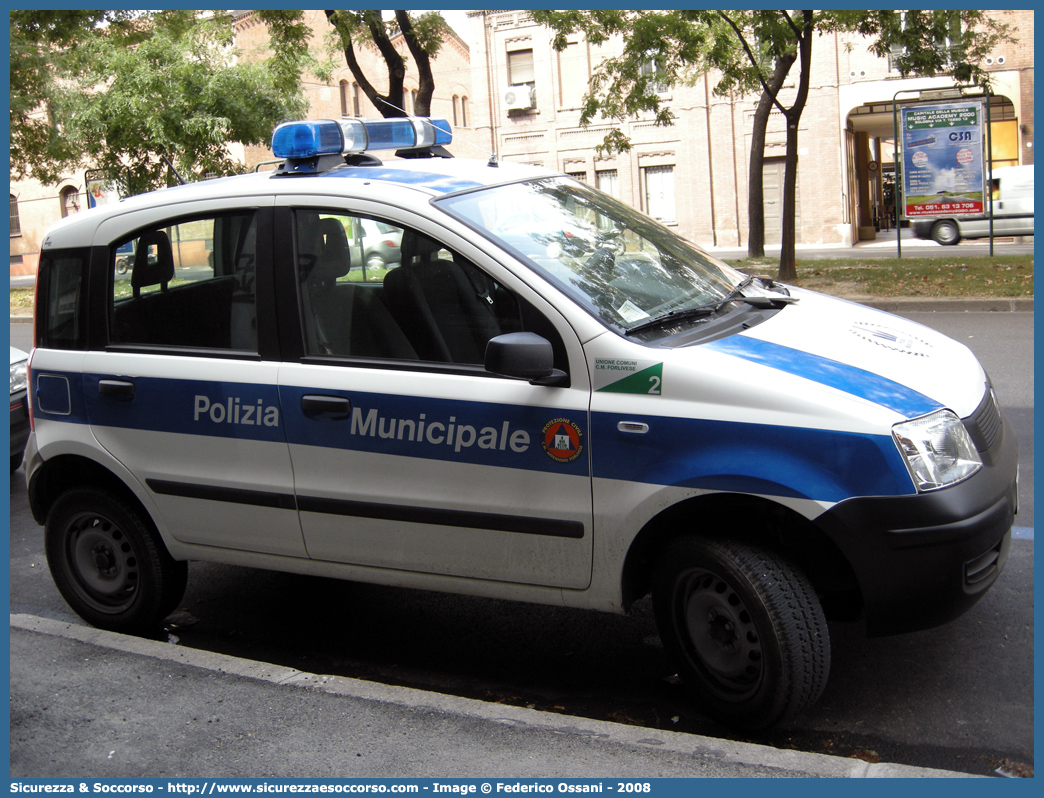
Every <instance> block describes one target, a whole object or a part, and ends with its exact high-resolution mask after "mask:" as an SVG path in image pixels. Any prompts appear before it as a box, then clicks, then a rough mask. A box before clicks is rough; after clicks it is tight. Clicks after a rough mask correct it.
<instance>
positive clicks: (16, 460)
mask: <svg viewBox="0 0 1044 798" xmlns="http://www.w3.org/2000/svg"><path fill="white" fill-rule="evenodd" d="M24 456H25V454H24V452H19V453H18V454H12V455H11V473H12V474H13V473H14V472H15V471H17V470H18V466H20V465H21V464H22V457H24Z"/></svg>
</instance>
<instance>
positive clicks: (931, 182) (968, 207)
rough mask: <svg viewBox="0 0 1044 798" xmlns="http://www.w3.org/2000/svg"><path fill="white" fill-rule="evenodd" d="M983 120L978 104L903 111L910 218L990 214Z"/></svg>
mask: <svg viewBox="0 0 1044 798" xmlns="http://www.w3.org/2000/svg"><path fill="white" fill-rule="evenodd" d="M984 114H985V110H984V108H983V105H982V103H981V102H978V101H974V102H957V103H945V104H938V105H917V106H908V107H906V108H903V110H902V130H901V132H900V136H901V137H902V147H903V214H904V215H905V216H907V217H918V216H939V215H946V216H975V215H981V214H982V213H984V212H985V205H984V197H985V169H984V166H983V161H984V157H983V154H984V147H983V143H984V142H983V139H984V136H983V129H984V121H983V120H984Z"/></svg>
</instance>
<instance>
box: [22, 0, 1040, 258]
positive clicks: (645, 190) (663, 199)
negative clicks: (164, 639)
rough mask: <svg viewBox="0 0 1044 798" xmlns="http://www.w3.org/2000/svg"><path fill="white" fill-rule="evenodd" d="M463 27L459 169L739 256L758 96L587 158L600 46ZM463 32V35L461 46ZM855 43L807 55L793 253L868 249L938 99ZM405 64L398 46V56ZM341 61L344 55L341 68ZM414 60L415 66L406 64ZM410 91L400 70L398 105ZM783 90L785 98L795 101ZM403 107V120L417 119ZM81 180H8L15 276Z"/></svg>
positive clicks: (770, 220) (247, 35)
mask: <svg viewBox="0 0 1044 798" xmlns="http://www.w3.org/2000/svg"><path fill="white" fill-rule="evenodd" d="M999 13H1001V14H1002V15H1003V18H1004V20H1005V21H1007V22H1009V23H1010V24H1011V25H1012V27H1013V29H1014V30H1015V31H1016V34H1017V36H1018V37H1019V41H1018V42H1017V43H1015V44H1010V45H1003V46H1001V47H1000V48H999V49H998V51H997V52H996V53H994V54H992V55H991V56H990V58H989V59H988V62H987V68H988V69H989V70H990V71H991V73H992V78H993V87H994V92H995V96H994V97H993V99H992V102H991V117H992V120H993V124H992V133H993V136H992V138H993V155H994V159H995V164H996V165H1001V164H1015V163H1022V164H1031V163H1033V112H1034V107H1033V50H1034V48H1033V12H1032V11H1004V12H999ZM305 14H306V21H307V22H308V24H309V25H310V26H311V27H312V30H313V31H314V34H313V37H314V38H313V41H314V47H315V48H316V51H317V53H322V52H324V50H325V37H326V36H327V35H328V33H329V32H330V26H329V25H328V23H327V21H326V17H325V14H324V13H323V12H322V11H307V12H305ZM467 18H468V21H469V23H470V28H469V29H468V30H461V31H457V32H454V33H451V34H449V35H448V36H447V39H446V42H445V44H444V45H443V47H442V49H441V50H440V52H439V56H438V58H437V59H436V60H435V63H434V73H435V86H436V89H435V96H434V97H433V99H432V107H431V110H432V115H433V116H437V117H444V118H446V119H448V120H449V121H450V122H451V123H453V126H454V144H453V145H452V146H451V148H450V149H451V151H453V152H454V153H455V154H456V155H458V156H461V157H484V156H485V154H486V153H488V152H490V151H492V152H496V153H497V154H498V155H499V157H501V158H502V159H504V160H509V161H523V162H528V163H535V164H540V165H543V166H547V167H550V168H554V169H558V170H560V171H563V172H567V173H569V174H572V175H574V176H576V177H579V178H581V179H584V180H586V181H587V182H589V183H591V184H593V185H597V186H598V187H599V188H602V189H603V190H606V191H608V192H609V193H611V194H614V195H616V196H618V197H620V198H621V199H623V200H625V201H627V202H628V203H630V204H632V205H633V206H635V207H637V208H640V209H642V210H643V211H646V212H647V213H650V214H651V215H653V216H657V217H658V218H661V219H663V220H664V221H666V222H667V223H668V224H670V225H672V226H674V227H675V228H676V229H677V230H678V232H679V233H681V234H682V235H684V236H686V237H688V238H691V239H692V240H694V241H697V242H700V243H703V244H706V245H711V246H728V247H734V246H746V243H747V229H748V228H747V170H748V156H749V151H750V137H751V129H752V117H753V113H754V105H755V102H756V99H757V98H756V97H743V98H719V97H715V96H714V94H713V80H714V78H713V77H711V78H710V79H709V80H706V79H700V80H698V81H697V82H696V83H695V84H694V85H692V86H681V87H677V86H675V87H671V86H664V87H663V98H664V101H665V102H666V103H668V104H669V105H670V107H671V110H672V111H673V112H674V114H675V116H676V117H677V121H676V123H675V125H674V126H672V127H667V128H664V127H656V126H655V125H653V123H652V122H651V121H650V120H643V119H639V120H633V121H628V122H626V123H625V124H624V126H623V127H624V132H626V133H627V135H629V136H630V137H631V140H632V142H633V144H634V147H633V149H632V150H631V151H630V152H629V153H626V154H622V155H618V156H615V157H613V158H609V159H604V160H603V159H599V158H598V157H596V155H595V146H596V145H597V144H599V143H600V142H601V141H602V138H603V137H604V135H605V133H606V130H607V129H608V126H607V125H598V124H594V125H592V126H591V127H589V128H586V129H585V128H581V127H580V126H579V118H580V110H579V108H580V102H581V100H582V98H583V95H584V92H585V91H586V89H587V85H588V80H589V78H590V76H591V74H592V72H593V70H594V69H595V68H596V66H597V65H598V63H599V60H600V59H601V58H603V57H605V55H606V53H607V52H609V51H610V50H611V48H612V45H611V44H607V45H605V46H604V47H602V48H600V47H595V46H592V45H590V44H589V43H588V42H586V41H584V40H583V39H582V38H581V37H573V38H571V39H570V40H569V44H568V46H567V48H566V50H564V51H562V52H555V51H554V50H552V49H551V45H550V39H551V36H550V32H549V31H548V30H547V29H545V28H543V27H541V26H538V25H536V24H535V23H534V22H533V21H532V17H531V14H530V12H528V11H518V10H516V11H509V10H505V11H472V12H468V15H467ZM234 24H235V32H236V43H237V46H238V47H239V48H240V49H241V50H242V51H243V57H245V58H261V57H263V53H264V46H265V43H266V42H267V30H266V29H265V27H264V25H262V24H261V23H260V22H259V21H258V20H257V18H256V17H255V16H254V14H253V13H252V12H249V11H245V12H238V14H237V16H236V17H235V23H234ZM458 34H459V35H458ZM867 44H868V42H866V41H860V40H859V39H858V37H846V36H842V35H823V36H817V37H816V38H815V41H814V43H813V65H812V81H811V86H812V90H811V92H810V95H809V99H808V104H807V106H806V108H805V111H804V113H803V114H802V118H801V125H800V128H799V142H800V151H799V156H798V160H799V169H798V184H797V188H798V201H797V206H798V207H797V222H798V234H797V240H798V243H800V244H851V243H854V242H855V241H858V240H861V239H866V238H869V237H873V236H874V235H875V222H877V223H880V224H882V225H884V224H886V223H885V222H883V221H882V216H883V215H884V214H883V211H884V209H885V207H884V197H885V192H884V190H883V187H884V184H885V183H886V182H887V181H888V180H889V178H890V176H891V175H892V173H893V168H892V144H891V140H892V138H893V132H892V130H893V128H892V119H893V116H892V101H893V98H895V97H896V96H900V97H901V98H916V97H917V92H919V91H922V90H930V89H935V88H940V87H945V86H948V85H950V84H951V81H950V80H949V79H948V78H934V79H925V78H906V79H904V78H901V77H900V76H899V75H898V73H896V72H894V71H892V70H891V69H890V63H889V59H887V58H878V57H876V56H874V55H872V54H870V53H869V52H868V51H867ZM397 46H398V47H400V48H401V51H402V52H404V53H405V44H404V43H403V42H399V43H398V44H397ZM359 49H360V60H361V61H362V62H363V64H364V68H365V69H366V72H367V74H368V75H371V76H374V77H373V78H371V79H372V80H374V83H375V85H377V86H378V88H379V89H383V88H384V87H382V86H381V84H380V76H381V75H383V74H384V69H383V64H382V62H380V60H379V56H378V55H377V53H376V52H375V51H373V50H368V49H367V48H359ZM341 59H342V60H343V56H341ZM407 64H408V65H409V64H410V59H407ZM417 86H418V82H417V77H416V73H415V72H414V71H413V69H412V67H408V72H407V78H406V89H407V95H408V96H409V97H412V92H413V91H415V90H416V88H417ZM305 89H306V92H307V96H308V99H309V103H310V111H309V114H308V115H309V116H310V117H311V118H329V117H335V118H336V117H339V116H342V115H346V116H364V117H377V116H379V114H378V112H377V110H376V109H375V108H373V106H372V105H370V103H369V101H368V100H367V99H366V98H365V96H363V95H362V93H361V92H360V91H359V90H358V87H357V86H355V83H354V78H353V77H352V75H351V72H350V71H349V70H348V68H347V67H342V68H340V69H338V70H336V71H335V74H334V75H333V78H332V80H331V82H330V83H325V82H322V81H320V80H318V79H317V78H315V77H314V76H306V78H305ZM793 90H794V85H793V83H791V84H790V85H789V87H786V88H785V89H784V100H786V99H787V98H786V96H785V94H786V92H787V91H790V92H793ZM410 102H411V100H408V101H407V106H408V107H407V108H406V110H407V111H412V106H411V105H410ZM784 148H785V131H784V127H783V120H782V116H781V115H779V114H778V113H775V114H773V117H772V119H771V121H770V124H769V129H768V135H767V143H766V151H765V156H766V157H765V169H764V172H765V206H766V208H765V211H766V212H765V217H766V242H767V243H768V244H769V245H771V244H773V243H778V241H779V230H780V219H781V209H782V203H781V196H782V184H783V155H784ZM237 155H239V157H240V158H241V159H242V160H243V162H244V163H245V164H247V165H248V166H250V167H253V166H254V165H256V164H258V163H259V162H261V161H265V160H267V159H269V158H271V153H270V152H268V151H267V150H266V149H264V148H260V147H248V148H241V149H240V152H238V153H237ZM83 183H84V175H83V172H82V171H80V172H78V173H76V174H72V175H69V176H68V177H67V178H66V179H64V180H62V181H60V182H59V183H58V184H57V185H53V186H43V185H40V184H39V183H37V182H36V181H28V180H27V181H19V182H17V183H12V184H11V274H12V275H15V274H33V273H35V271H36V263H37V258H38V254H39V244H40V239H41V238H42V236H43V233H44V231H45V230H46V229H47V227H48V226H49V225H50V224H52V223H53V222H54V221H55V220H56V219H58V218H60V217H62V216H64V215H66V214H68V213H75V212H77V211H78V210H80V209H82V208H85V207H87V203H86V196H85V194H84V185H83Z"/></svg>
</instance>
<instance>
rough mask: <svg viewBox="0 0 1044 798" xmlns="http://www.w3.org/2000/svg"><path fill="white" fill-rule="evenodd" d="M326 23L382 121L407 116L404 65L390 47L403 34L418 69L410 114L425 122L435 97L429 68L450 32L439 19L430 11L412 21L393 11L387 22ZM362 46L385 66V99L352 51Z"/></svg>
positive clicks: (347, 16) (374, 14) (344, 19)
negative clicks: (374, 51)
mask: <svg viewBox="0 0 1044 798" xmlns="http://www.w3.org/2000/svg"><path fill="white" fill-rule="evenodd" d="M326 18H327V19H328V20H329V22H330V24H331V25H332V26H333V29H334V31H335V34H336V37H337V41H338V44H339V45H340V48H341V49H342V50H343V51H344V58H345V62H346V63H347V64H348V68H349V69H350V70H351V71H352V75H353V76H354V77H355V81H356V83H358V84H359V87H360V88H361V89H362V91H363V94H365V95H366V97H367V99H369V101H370V102H371V103H373V107H374V108H376V109H377V110H378V111H379V112H380V114H381V116H384V117H396V116H406V115H407V113H406V101H405V90H404V88H403V87H404V83H405V79H406V59H405V58H403V56H402V55H401V54H400V53H399V51H398V50H396V49H395V44H394V43H393V42H392V39H394V38H395V36H397V35H399V34H400V33H401V34H402V37H403V40H404V41H405V42H406V47H407V48H408V49H409V51H410V55H411V56H412V57H413V60H414V63H415V64H416V65H417V73H418V76H419V85H418V88H417V98H416V100H415V101H414V104H413V109H412V110H413V114H414V115H416V116H428V115H429V114H430V113H431V97H432V94H434V92H435V79H434V78H433V77H432V71H431V62H432V60H433V59H434V58H435V56H436V55H437V54H438V52H439V48H440V47H441V46H442V42H443V39H444V36H445V33H446V31H447V30H448V29H449V27H448V26H447V25H446V21H445V20H444V19H443V18H442V15H441V14H439V13H438V12H437V11H428V12H425V13H423V14H420V15H414V14H411V13H410V12H408V11H396V12H395V17H394V19H389V20H386V19H385V18H384V16H383V12H381V11H327V12H326ZM364 46H372V47H375V48H376V49H377V52H378V53H380V56H381V58H382V59H383V60H384V63H385V68H386V71H387V80H388V91H387V93H385V94H381V93H380V92H379V91H378V90H377V88H376V87H375V86H374V84H373V82H372V80H371V79H370V77H369V76H367V75H366V73H365V72H364V71H363V69H362V66H361V65H360V63H359V58H358V53H357V52H356V48H357V47H364Z"/></svg>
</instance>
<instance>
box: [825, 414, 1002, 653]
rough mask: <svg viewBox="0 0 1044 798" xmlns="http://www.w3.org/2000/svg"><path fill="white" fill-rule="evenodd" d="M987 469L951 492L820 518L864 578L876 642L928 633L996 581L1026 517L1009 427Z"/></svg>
mask: <svg viewBox="0 0 1044 798" xmlns="http://www.w3.org/2000/svg"><path fill="white" fill-rule="evenodd" d="M981 455H982V458H983V468H981V469H980V470H979V471H978V472H977V473H976V474H975V475H974V476H972V477H971V478H969V479H967V480H965V481H964V482H961V483H959V484H957V485H953V486H951V487H949V488H943V489H942V490H938V491H933V492H930V493H922V494H917V495H912V496H900V497H872V498H861V499H852V500H849V501H845V502H841V503H840V504H838V505H836V506H835V507H833V508H832V509H831V510H830V511H828V512H827V513H825V514H824V515H823V516H821V517H820V518H819V519H818V523H819V524H820V526H821V527H822V528H823V529H824V530H825V531H826V532H827V534H828V535H830V537H831V538H832V539H833V540H834V542H835V543H836V544H837V545H838V547H839V548H840V549H841V551H842V552H843V553H844V555H845V557H846V559H847V560H848V562H849V563H850V564H851V565H852V568H853V570H854V571H855V575H856V579H857V580H858V582H859V587H860V590H861V592H862V595H863V605H864V615H865V619H866V625H867V633H868V634H869V635H872V636H874V635H886V634H896V633H899V632H912V631H916V630H919V629H929V628H931V627H933V626H939V625H941V624H943V623H946V622H947V621H950V620H952V619H954V618H956V617H958V616H959V615H961V614H963V613H964V612H966V611H967V610H968V609H970V608H971V607H972V606H973V605H974V604H975V603H976V602H977V601H978V600H979V599H980V598H981V597H982V596H983V594H984V593H985V592H986V591H987V590H988V589H989V588H990V586H991V585H993V583H994V582H996V581H997V577H998V576H1000V573H1001V571H1002V570H1003V568H1004V563H1005V561H1006V560H1007V557H1008V550H1009V548H1010V545H1011V527H1012V524H1013V523H1014V520H1015V513H1016V512H1017V511H1018V468H1019V452H1018V445H1017V444H1016V441H1015V433H1014V431H1013V430H1012V428H1011V425H1010V424H1009V423H1008V422H1007V420H1004V421H1003V428H1002V431H1001V434H1000V436H999V440H997V441H996V443H995V444H994V445H993V446H991V447H990V449H989V451H986V452H981Z"/></svg>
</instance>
